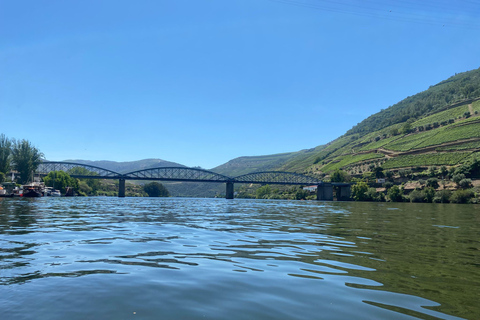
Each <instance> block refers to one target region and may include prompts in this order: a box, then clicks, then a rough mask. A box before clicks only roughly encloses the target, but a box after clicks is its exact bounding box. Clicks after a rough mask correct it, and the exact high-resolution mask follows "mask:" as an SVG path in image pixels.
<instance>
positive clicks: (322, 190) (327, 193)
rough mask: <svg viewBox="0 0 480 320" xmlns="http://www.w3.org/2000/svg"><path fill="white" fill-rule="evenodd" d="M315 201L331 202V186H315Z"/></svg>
mask: <svg viewBox="0 0 480 320" xmlns="http://www.w3.org/2000/svg"><path fill="white" fill-rule="evenodd" d="M317 200H323V201H333V185H331V184H330V183H322V184H320V185H318V186H317Z"/></svg>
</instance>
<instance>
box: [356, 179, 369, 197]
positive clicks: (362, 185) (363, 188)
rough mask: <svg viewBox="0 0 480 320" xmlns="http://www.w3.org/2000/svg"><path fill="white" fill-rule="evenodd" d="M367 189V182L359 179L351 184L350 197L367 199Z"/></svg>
mask: <svg viewBox="0 0 480 320" xmlns="http://www.w3.org/2000/svg"><path fill="white" fill-rule="evenodd" d="M367 191H368V184H367V183H366V182H363V181H360V182H357V183H356V184H354V185H353V186H352V198H353V199H354V200H355V201H365V200H366V199H367V196H366V192H367Z"/></svg>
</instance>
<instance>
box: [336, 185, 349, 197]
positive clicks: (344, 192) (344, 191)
mask: <svg viewBox="0 0 480 320" xmlns="http://www.w3.org/2000/svg"><path fill="white" fill-rule="evenodd" d="M338 193H339V194H338V195H337V199H338V200H339V201H349V200H350V198H351V190H350V186H341V187H338Z"/></svg>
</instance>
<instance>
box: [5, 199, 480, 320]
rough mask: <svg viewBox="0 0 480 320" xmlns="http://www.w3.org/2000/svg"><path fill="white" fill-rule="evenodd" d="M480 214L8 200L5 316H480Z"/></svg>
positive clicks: (436, 208)
mask: <svg viewBox="0 0 480 320" xmlns="http://www.w3.org/2000/svg"><path fill="white" fill-rule="evenodd" d="M478 209H480V208H479V207H478V206H473V205H469V206H467V205H431V204H402V203H400V204H385V203H382V204H377V203H334V202H299V201H293V202H291V201H256V200H234V201H227V200H223V199H174V198H169V199H136V198H125V199H117V198H44V199H0V272H1V273H0V311H1V312H2V314H5V315H7V319H65V318H69V319H85V318H94V319H106V318H108V319H130V318H134V317H137V318H138V317H139V318H142V319H158V318H167V319H169V318H182V319H196V318H202V317H206V318H213V319H225V318H229V319H252V318H258V319H260V318H261V319H417V318H420V319H439V318H440V319H460V318H462V319H477V318H480V306H479V305H478V302H477V300H478V297H479V296H480V289H479V288H480V268H479V267H480V256H479V249H480V245H479V235H480V216H479V213H478V212H479V210H478ZM2 318H3V317H2Z"/></svg>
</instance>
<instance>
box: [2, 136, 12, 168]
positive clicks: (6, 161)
mask: <svg viewBox="0 0 480 320" xmlns="http://www.w3.org/2000/svg"><path fill="white" fill-rule="evenodd" d="M11 153H12V140H10V139H8V138H7V137H6V136H5V135H4V134H3V133H2V134H1V135H0V172H3V173H5V174H7V173H8V171H10V154H11Z"/></svg>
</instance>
